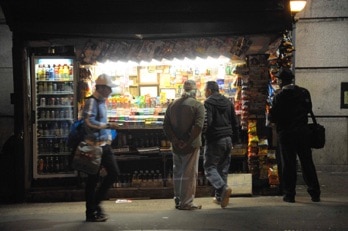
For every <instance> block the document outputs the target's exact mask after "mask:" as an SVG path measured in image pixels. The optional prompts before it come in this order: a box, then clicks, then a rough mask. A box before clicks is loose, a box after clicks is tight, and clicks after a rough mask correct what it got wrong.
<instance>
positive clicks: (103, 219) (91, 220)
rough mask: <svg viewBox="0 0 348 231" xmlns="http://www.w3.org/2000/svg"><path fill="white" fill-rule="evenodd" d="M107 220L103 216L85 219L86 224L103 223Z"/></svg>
mask: <svg viewBox="0 0 348 231" xmlns="http://www.w3.org/2000/svg"><path fill="white" fill-rule="evenodd" d="M107 219H108V217H107V216H106V215H105V214H95V215H93V216H88V217H86V222H104V221H106V220H107Z"/></svg>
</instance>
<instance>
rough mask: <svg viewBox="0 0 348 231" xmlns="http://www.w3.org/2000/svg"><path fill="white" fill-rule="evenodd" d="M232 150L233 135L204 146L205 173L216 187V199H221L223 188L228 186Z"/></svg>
mask: <svg viewBox="0 0 348 231" xmlns="http://www.w3.org/2000/svg"><path fill="white" fill-rule="evenodd" d="M231 150H232V140H231V137H223V138H220V139H218V140H216V141H212V142H207V143H206V145H205V147H204V163H203V167H204V174H205V176H206V178H207V179H208V180H209V182H210V183H211V185H212V186H213V187H214V188H215V197H216V199H220V197H221V193H222V190H223V189H224V187H226V186H227V177H228V172H229V168H230V161H231Z"/></svg>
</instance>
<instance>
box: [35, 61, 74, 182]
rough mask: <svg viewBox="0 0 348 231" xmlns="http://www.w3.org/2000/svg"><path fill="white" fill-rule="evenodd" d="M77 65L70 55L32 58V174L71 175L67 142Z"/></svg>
mask: <svg viewBox="0 0 348 231" xmlns="http://www.w3.org/2000/svg"><path fill="white" fill-rule="evenodd" d="M75 70H76V67H75V59H74V58H73V57H57V56H54V57H51V56H49V57H43V56H41V57H39V56H37V57H35V56H34V57H32V58H31V81H32V87H33V90H32V94H33V100H32V102H33V105H32V106H33V109H34V114H35V120H34V122H33V129H32V130H33V133H34V134H33V177H34V178H35V179H36V178H55V177H74V176H76V175H77V173H76V171H74V170H73V169H71V167H70V163H69V161H70V155H71V150H70V149H69V148H68V147H67V145H66V139H67V136H68V134H69V130H70V126H71V124H72V122H73V121H74V120H75V118H76V112H77V106H76V104H77V102H76V100H75V95H76V94H75V92H76V71H75Z"/></svg>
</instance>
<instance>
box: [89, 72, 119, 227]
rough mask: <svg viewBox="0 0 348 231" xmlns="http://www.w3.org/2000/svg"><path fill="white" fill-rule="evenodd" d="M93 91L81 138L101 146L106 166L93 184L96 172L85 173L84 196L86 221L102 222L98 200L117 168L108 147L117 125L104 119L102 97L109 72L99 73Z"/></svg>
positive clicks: (107, 86) (106, 94)
mask: <svg viewBox="0 0 348 231" xmlns="http://www.w3.org/2000/svg"><path fill="white" fill-rule="evenodd" d="M95 84H96V86H95V91H94V92H93V95H92V96H91V97H88V98H87V99H86V102H85V107H84V110H83V118H84V121H85V131H86V132H85V134H86V137H85V141H86V142H87V143H90V144H94V145H98V146H100V147H101V148H102V150H103V154H102V160H101V165H102V166H103V167H104V168H105V169H106V172H107V175H106V176H105V177H104V179H103V181H102V183H101V185H100V186H99V188H97V183H98V180H99V172H98V173H97V174H95V175H91V174H89V175H88V178H87V182H86V188H85V197H86V221H87V222H103V221H106V220H107V219H108V217H107V216H106V215H105V214H104V212H103V210H102V208H101V206H100V203H101V201H102V200H103V199H104V197H105V195H106V193H107V191H108V189H109V188H110V187H111V185H112V184H113V183H114V182H115V181H116V178H117V174H118V173H119V169H118V166H117V163H116V159H115V156H114V154H113V152H112V149H111V141H112V140H111V131H110V129H116V128H117V127H118V126H117V124H115V123H108V121H107V110H106V103H105V100H106V99H107V98H108V97H109V95H110V94H111V92H112V87H115V86H116V85H114V84H113V83H112V81H111V78H110V76H108V75H105V74H102V75H100V76H98V78H97V79H96V82H95Z"/></svg>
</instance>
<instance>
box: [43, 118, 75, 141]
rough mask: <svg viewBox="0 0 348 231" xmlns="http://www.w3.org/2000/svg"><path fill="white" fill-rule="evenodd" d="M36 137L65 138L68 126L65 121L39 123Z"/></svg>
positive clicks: (68, 130) (68, 129)
mask: <svg viewBox="0 0 348 231" xmlns="http://www.w3.org/2000/svg"><path fill="white" fill-rule="evenodd" d="M37 132H38V137H50V136H55V137H60V136H67V135H69V132H70V124H69V123H68V122H66V121H64V122H46V123H44V122H39V124H38V128H37Z"/></svg>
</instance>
